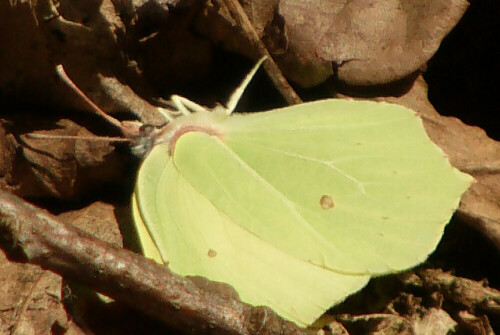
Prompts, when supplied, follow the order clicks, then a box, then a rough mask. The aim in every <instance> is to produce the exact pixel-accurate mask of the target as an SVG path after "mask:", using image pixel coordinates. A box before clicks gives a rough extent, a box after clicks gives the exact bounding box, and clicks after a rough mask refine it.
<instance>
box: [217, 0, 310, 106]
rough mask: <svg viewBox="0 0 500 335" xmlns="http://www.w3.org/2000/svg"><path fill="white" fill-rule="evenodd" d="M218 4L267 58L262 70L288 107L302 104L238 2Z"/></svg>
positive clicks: (229, 1) (226, 1)
mask: <svg viewBox="0 0 500 335" xmlns="http://www.w3.org/2000/svg"><path fill="white" fill-rule="evenodd" d="M216 1H217V2H218V3H219V6H221V7H226V8H227V9H228V10H229V13H231V15H232V16H233V18H234V19H235V20H236V22H237V23H238V24H239V26H240V27H241V29H242V30H243V33H244V34H245V36H246V37H247V38H248V40H249V41H250V43H251V44H253V45H255V46H256V47H257V50H258V52H259V56H260V57H263V56H267V57H268V61H267V62H265V63H264V65H263V66H264V69H265V70H266V72H267V73H268V74H269V77H271V80H272V81H273V83H274V86H275V87H276V88H277V89H278V91H280V93H281V95H282V96H283V98H285V100H286V101H287V102H288V104H290V105H295V104H300V103H302V99H301V98H300V97H299V95H298V94H297V92H295V90H294V89H293V88H292V86H290V84H289V83H288V81H287V80H286V78H285V77H284V76H283V74H282V73H281V71H280V69H279V67H278V65H276V63H275V62H274V60H273V58H272V57H271V54H270V53H269V51H267V48H266V46H265V45H264V43H263V42H262V41H261V40H260V38H259V35H257V32H256V31H255V29H254V27H253V25H252V23H251V22H250V19H249V18H248V16H247V15H246V13H245V11H244V10H243V8H242V7H241V5H240V3H239V2H238V0H216Z"/></svg>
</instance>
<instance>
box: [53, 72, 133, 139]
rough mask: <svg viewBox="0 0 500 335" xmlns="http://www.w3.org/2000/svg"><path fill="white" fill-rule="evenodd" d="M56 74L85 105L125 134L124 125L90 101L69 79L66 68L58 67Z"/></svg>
mask: <svg viewBox="0 0 500 335" xmlns="http://www.w3.org/2000/svg"><path fill="white" fill-rule="evenodd" d="M56 72H57V74H58V76H59V78H61V79H62V81H63V82H64V83H65V84H66V85H68V86H69V87H70V88H71V89H72V90H73V91H74V92H75V93H76V94H78V96H79V97H80V98H82V99H83V101H85V103H87V105H88V106H89V107H90V109H91V110H92V111H93V112H94V113H96V114H97V115H99V116H100V117H102V118H104V119H105V120H106V121H108V122H109V123H111V124H112V125H113V126H115V127H116V128H118V129H120V130H121V131H122V133H123V132H124V129H123V126H122V124H121V123H120V121H118V120H117V119H115V118H114V117H111V116H109V115H108V114H106V113H104V111H103V110H102V109H100V108H99V106H97V105H96V104H95V103H94V102H93V101H92V100H90V99H89V98H88V97H87V96H86V95H85V93H83V92H82V91H81V90H80V89H79V88H78V86H76V84H75V83H74V82H73V81H72V80H71V79H70V78H69V76H68V75H67V74H66V71H64V67H63V66H62V65H61V64H59V65H57V66H56Z"/></svg>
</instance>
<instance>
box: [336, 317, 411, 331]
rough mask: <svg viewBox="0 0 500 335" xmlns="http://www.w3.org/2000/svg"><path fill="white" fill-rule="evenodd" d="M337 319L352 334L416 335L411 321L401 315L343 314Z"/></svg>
mask: <svg viewBox="0 0 500 335" xmlns="http://www.w3.org/2000/svg"><path fill="white" fill-rule="evenodd" d="M337 320H338V321H339V322H340V323H342V325H343V326H344V327H345V328H346V329H347V330H348V331H349V333H350V334H370V335H414V332H413V329H412V325H411V323H410V321H409V320H407V319H406V318H404V317H401V316H399V315H393V314H368V315H357V316H350V315H341V316H339V317H337Z"/></svg>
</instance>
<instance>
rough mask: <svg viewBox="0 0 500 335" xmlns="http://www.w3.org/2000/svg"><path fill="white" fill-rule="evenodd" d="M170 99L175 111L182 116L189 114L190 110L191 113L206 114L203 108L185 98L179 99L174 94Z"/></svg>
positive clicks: (179, 97)
mask: <svg viewBox="0 0 500 335" xmlns="http://www.w3.org/2000/svg"><path fill="white" fill-rule="evenodd" d="M170 99H172V102H173V103H174V105H175V107H176V108H177V110H178V111H179V112H181V113H182V114H184V115H189V114H191V112H190V110H191V111H193V112H208V110H207V109H206V108H205V107H203V106H201V105H198V104H197V103H196V102H193V101H191V100H189V99H187V98H184V97H181V96H180V95H176V94H174V95H172V96H171V97H170Z"/></svg>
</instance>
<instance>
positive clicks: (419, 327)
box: [412, 308, 457, 335]
mask: <svg viewBox="0 0 500 335" xmlns="http://www.w3.org/2000/svg"><path fill="white" fill-rule="evenodd" d="M412 324H413V325H412V326H413V331H414V333H415V335H431V334H433V335H447V334H450V333H453V332H454V331H455V328H456V326H457V323H456V322H455V320H453V319H452V318H451V316H450V315H449V314H448V313H446V312H445V311H444V310H442V309H439V308H430V309H429V310H427V311H425V312H424V313H423V315H419V316H417V317H414V318H413V320H412Z"/></svg>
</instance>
